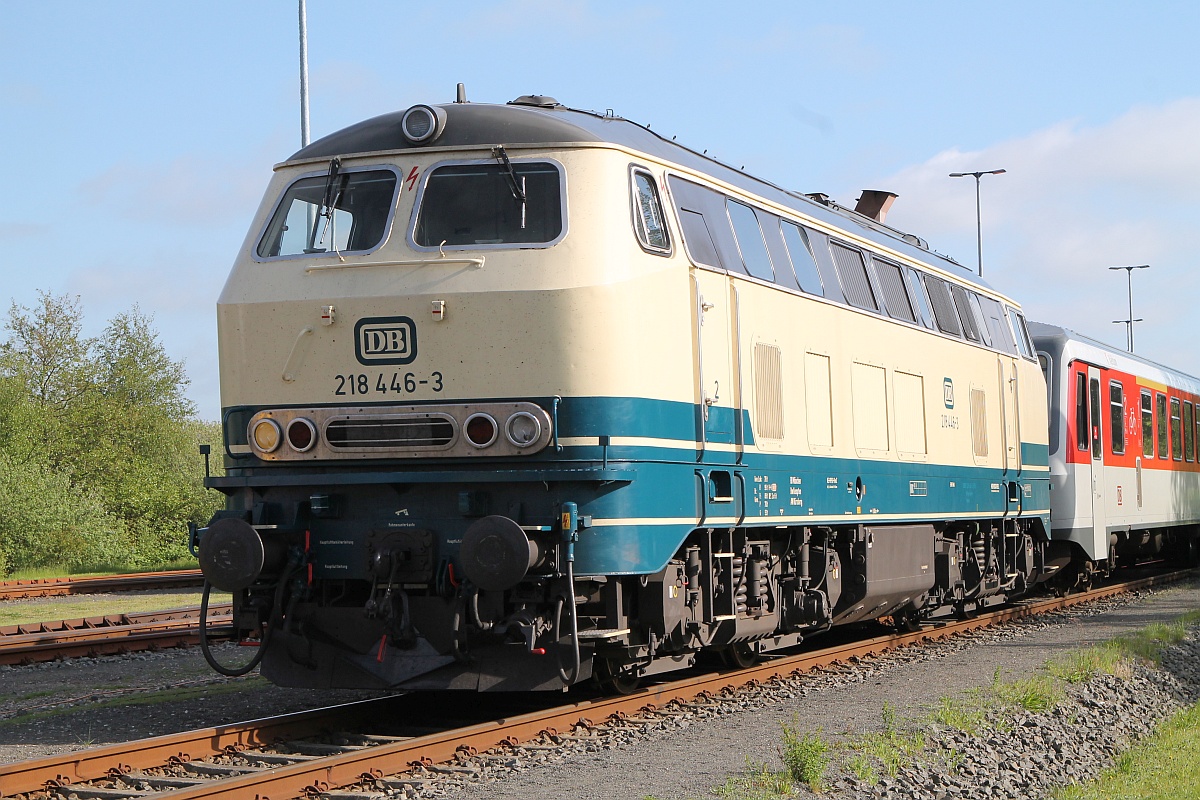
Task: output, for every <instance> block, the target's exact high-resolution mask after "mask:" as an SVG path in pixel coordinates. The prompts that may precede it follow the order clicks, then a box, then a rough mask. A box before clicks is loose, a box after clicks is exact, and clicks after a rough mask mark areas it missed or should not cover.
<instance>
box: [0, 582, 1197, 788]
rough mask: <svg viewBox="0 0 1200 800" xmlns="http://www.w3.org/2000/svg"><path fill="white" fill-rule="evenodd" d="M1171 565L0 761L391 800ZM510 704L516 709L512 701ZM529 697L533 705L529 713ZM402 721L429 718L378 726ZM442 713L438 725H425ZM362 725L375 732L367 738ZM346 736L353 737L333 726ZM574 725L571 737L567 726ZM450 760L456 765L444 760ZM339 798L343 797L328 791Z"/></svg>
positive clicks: (150, 779)
mask: <svg viewBox="0 0 1200 800" xmlns="http://www.w3.org/2000/svg"><path fill="white" fill-rule="evenodd" d="M1194 574H1195V572H1194V571H1190V570H1188V571H1179V572H1172V573H1163V574H1159V575H1155V576H1152V577H1148V578H1140V579H1137V580H1131V581H1127V582H1124V583H1121V584H1116V585H1113V586H1108V587H1103V588H1100V589H1095V590H1092V591H1090V592H1086V593H1081V594H1076V595H1069V596H1067V597H1063V598H1053V599H1048V600H1041V601H1037V602H1031V603H1026V604H1022V605H1018V606H1015V607H1010V608H1005V609H1000V610H997V611H993V612H989V613H984V614H980V615H979V616H977V617H975V618H973V619H968V620H957V621H944V622H935V623H932V624H926V625H925V626H923V627H922V629H921V630H919V631H916V632H912V633H903V634H895V635H887V636H878V637H874V638H871V639H867V640H860V641H855V642H850V643H845V644H839V645H835V646H832V647H826V648H822V649H820V650H813V651H810V652H805V653H800V654H797V655H789V656H780V657H776V658H771V659H769V660H767V661H764V662H762V663H760V664H757V665H755V666H752V667H749V668H745V669H727V670H723V671H719V672H714V673H708V674H703V675H694V676H690V677H685V678H683V679H680V680H675V681H671V682H668V683H662V684H658V685H654V686H650V687H647V688H644V689H641V690H639V691H637V692H634V693H633V694H631V695H629V696H624V697H597V698H590V699H583V700H579V701H576V702H571V703H567V704H554V705H551V706H550V707H543V708H533V707H531V706H532V704H534V703H536V702H539V701H540V702H544V703H553V701H554V698H553V697H549V696H546V695H535V696H533V697H530V696H522V697H520V698H495V699H494V702H492V701H493V698H489V701H490V702H489V703H488V704H487V711H488V712H489V713H490V714H491V715H492V717H493V718H492V719H490V720H487V721H478V719H477V718H472V716H471V713H472V711H474V713H476V714H478V713H479V708H478V707H479V706H480V705H481V704H480V702H479V698H478V697H477V696H474V695H465V694H457V695H446V694H434V695H430V694H424V695H421V694H418V695H409V696H396V697H388V698H382V699H379V700H367V701H360V702H358V703H351V704H346V705H341V706H334V707H331V708H326V709H318V710H313V711H306V712H302V713H298V714H289V715H285V716H279V717H272V718H268V719H263V720H257V721H254V722H246V723H239V724H236V725H223V726H219V727H216V728H207V729H203V730H196V731H188V732H184V733H178V734H171V735H167V736H160V737H156V738H153V739H144V740H140V741H134V742H129V743H124V744H117V745H110V746H107V747H102V748H98V749H95V750H89V751H84V752H76V753H69V754H66V755H63V756H56V757H51V758H45V759H39V760H36V761H28V762H23V763H19V764H12V765H7V766H0V795H2V796H4V797H10V796H14V795H16V796H19V795H21V794H23V793H32V792H39V791H41V792H45V793H46V794H45V795H43V796H46V797H50V798H67V797H69V796H72V795H74V796H77V797H79V798H88V797H92V798H113V799H114V800H115V799H116V798H131V797H146V796H154V797H162V798H164V799H165V798H171V799H172V800H181V799H182V798H189V800H190V799H192V798H229V799H230V800H233V799H234V798H246V797H256V796H257V797H263V798H265V797H270V798H272V800H279V799H280V798H284V797H312V796H316V795H326V796H337V797H340V798H347V799H349V798H372V797H379V796H380V795H381V793H383V792H386V791H388V790H393V791H394V790H398V789H402V788H404V787H405V786H414V785H417V786H419V785H420V784H422V783H423V780H422V779H421V778H420V777H413V776H412V772H413V770H414V769H415V770H427V771H432V772H438V771H441V772H450V773H453V772H455V771H473V770H472V768H470V767H464V766H456V765H455V764H454V762H455V760H456V759H457V758H459V757H460V756H461V755H463V754H466V755H474V754H476V753H479V752H484V751H487V750H492V749H494V748H498V747H504V746H507V745H515V744H517V743H521V742H528V741H529V740H531V739H534V738H537V737H539V736H542V737H545V738H547V740H548V741H547V743H546V745H545V746H556V745H557V744H559V743H561V742H562V741H564V740H566V739H573V738H585V737H587V736H589V735H590V734H589V731H591V730H593V729H595V728H596V727H597V726H598V725H603V724H622V725H628V724H635V725H637V724H647V723H650V722H653V721H654V720H655V719H656V718H659V717H661V716H662V715H669V714H671V713H673V711H674V710H676V709H680V708H682V707H683V706H682V705H681V704H692V705H695V704H697V703H710V702H719V700H718V699H717V698H720V697H721V696H723V695H724V696H729V695H730V693H732V692H735V691H736V690H737V689H738V688H739V687H743V686H747V685H750V684H756V683H763V682H766V681H770V680H775V679H780V678H788V677H790V676H793V675H799V674H803V673H805V672H809V671H812V670H815V669H820V668H823V667H828V666H831V665H834V664H839V663H845V662H848V661H850V660H851V659H855V658H864V657H868V656H872V655H878V654H881V653H884V652H887V651H889V650H894V649H897V648H902V647H907V646H911V645H915V644H921V643H924V642H929V641H933V640H937V639H944V638H948V637H952V636H956V635H961V634H964V633H968V632H970V631H974V630H979V629H981V628H986V627H990V626H993V625H998V624H1001V623H1005V622H1011V621H1014V620H1017V619H1021V618H1024V617H1030V616H1034V615H1036V614H1042V613H1047V612H1051V611H1057V610H1060V609H1063V608H1067V607H1070V606H1074V605H1079V604H1082V603H1087V602H1093V601H1095V600H1099V599H1103V598H1106V597H1111V596H1113V595H1117V594H1121V593H1124V592H1129V591H1135V590H1138V589H1144V588H1147V587H1150V586H1156V585H1162V584H1165V583H1169V582H1172V581H1176V580H1180V579H1183V578H1186V577H1190V576H1192V575H1194ZM502 704H507V705H502ZM522 704H524V705H526V707H525V708H522ZM392 720H419V721H421V725H414V724H407V723H406V724H403V725H401V727H399V728H396V729H394V730H392V731H390V732H374V731H375V730H379V729H380V726H382V725H385V724H387V722H388V721H392ZM430 720H437V721H439V723H441V724H440V725H438V726H436V727H422V726H424V725H426V723H427V722H428V721H430ZM364 730H368V731H372V732H363V731H364ZM336 731H352V732H350V733H335V732H336ZM562 732H568V733H562ZM447 762H449V765H446V764H447ZM331 792H333V794H330V793H331Z"/></svg>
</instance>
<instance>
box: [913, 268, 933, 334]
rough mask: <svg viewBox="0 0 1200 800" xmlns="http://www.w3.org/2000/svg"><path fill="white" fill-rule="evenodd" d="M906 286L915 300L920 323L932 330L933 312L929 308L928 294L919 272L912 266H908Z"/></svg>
mask: <svg viewBox="0 0 1200 800" xmlns="http://www.w3.org/2000/svg"><path fill="white" fill-rule="evenodd" d="M908 287H909V288H910V289H911V290H912V295H911V296H912V297H915V298H916V300H917V311H919V312H920V314H921V324H922V325H924V326H925V327H926V328H929V329H930V330H933V312H932V311H931V310H930V308H929V296H928V295H926V294H925V284H924V283H922V282H921V273H919V272H917V271H916V270H915V269H913V268H912V267H909V268H908Z"/></svg>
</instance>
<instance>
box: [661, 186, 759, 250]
mask: <svg viewBox="0 0 1200 800" xmlns="http://www.w3.org/2000/svg"><path fill="white" fill-rule="evenodd" d="M667 182H668V183H669V184H670V187H671V197H672V198H673V199H674V201H675V210H676V212H677V213H678V214H679V227H680V228H681V229H682V230H683V245H684V248H685V249H686V250H687V252H688V255H689V256H691V257H692V261H694V262H695V263H697V264H704V265H707V266H710V267H717V268H718V269H722V268H723V269H727V270H729V271H730V272H738V273H742V274H745V268H744V267H743V266H742V256H741V253H739V252H738V245H737V242H736V241H735V240H734V238H733V228H732V227H731V226H730V224H729V214H728V213H727V212H726V211H725V195H723V194H720V193H719V192H714V191H713V190H712V189H709V188H707V187H704V186H700V185H699V184H696V183H692V182H691V181H687V180H683V179H682V178H678V177H676V176H674V175H671V176H670V177H668V178H667Z"/></svg>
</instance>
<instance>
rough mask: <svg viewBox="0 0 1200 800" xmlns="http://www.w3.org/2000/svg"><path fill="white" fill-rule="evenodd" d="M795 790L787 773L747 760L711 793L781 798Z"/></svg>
mask: <svg viewBox="0 0 1200 800" xmlns="http://www.w3.org/2000/svg"><path fill="white" fill-rule="evenodd" d="M795 792H796V787H795V786H794V785H793V783H792V781H791V778H789V777H788V775H787V773H784V772H775V771H773V770H771V769H768V768H767V765H766V764H751V763H749V762H747V764H746V771H745V772H744V773H742V774H741V775H734V776H733V777H731V778H729V779H727V780H726V781H725V783H724V784H723V785H721V786H719V787H717V788H716V789H714V790H713V794H715V795H716V796H717V797H720V798H722V800H781V799H782V798H788V797H793V796H794V795H795ZM647 800H651V799H650V798H647Z"/></svg>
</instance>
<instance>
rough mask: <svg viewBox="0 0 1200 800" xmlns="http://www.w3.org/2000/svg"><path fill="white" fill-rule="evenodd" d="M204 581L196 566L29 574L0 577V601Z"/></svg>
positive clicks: (164, 586) (192, 584) (180, 585)
mask: <svg viewBox="0 0 1200 800" xmlns="http://www.w3.org/2000/svg"><path fill="white" fill-rule="evenodd" d="M203 583H204V576H202V575H201V574H200V570H198V569H186V570H175V571H171V572H135V573H131V574H129V575H97V576H95V577H88V578H31V579H28V580H15V581H0V601H2V600H24V599H27V598H30V597H54V596H59V595H67V594H96V593H99V592H129V591H135V590H138V589H176V588H182V587H186V586H201V585H203Z"/></svg>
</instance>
